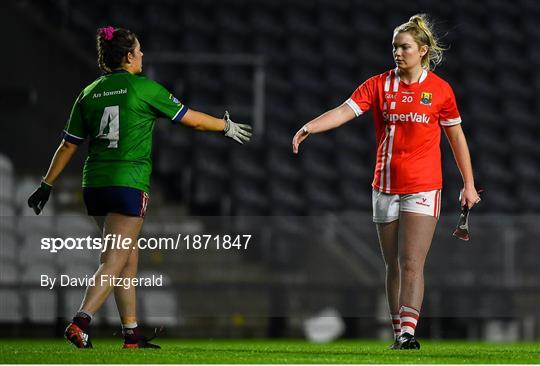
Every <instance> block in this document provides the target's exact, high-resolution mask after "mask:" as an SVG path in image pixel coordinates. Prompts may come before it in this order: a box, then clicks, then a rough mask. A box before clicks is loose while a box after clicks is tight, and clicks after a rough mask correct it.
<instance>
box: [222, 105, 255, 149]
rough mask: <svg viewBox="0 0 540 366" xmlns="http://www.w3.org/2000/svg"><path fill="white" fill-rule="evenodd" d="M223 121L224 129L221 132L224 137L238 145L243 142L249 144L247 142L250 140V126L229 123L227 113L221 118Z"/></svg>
mask: <svg viewBox="0 0 540 366" xmlns="http://www.w3.org/2000/svg"><path fill="white" fill-rule="evenodd" d="M223 119H224V120H225V129H224V130H223V132H224V133H225V136H227V137H230V138H231V139H233V140H234V141H236V142H238V143H239V144H243V143H244V142H249V140H251V126H250V125H245V124H242V123H236V122H233V121H231V118H230V116H229V112H228V111H225V116H223Z"/></svg>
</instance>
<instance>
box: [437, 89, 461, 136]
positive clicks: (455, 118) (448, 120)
mask: <svg viewBox="0 0 540 366" xmlns="http://www.w3.org/2000/svg"><path fill="white" fill-rule="evenodd" d="M439 123H440V124H441V126H453V125H457V124H459V123H461V116H460V115H459V111H458V108H457V103H456V97H455V95H454V91H453V90H452V88H451V87H450V85H448V84H446V88H445V100H444V103H443V105H442V107H441V112H440V114H439Z"/></svg>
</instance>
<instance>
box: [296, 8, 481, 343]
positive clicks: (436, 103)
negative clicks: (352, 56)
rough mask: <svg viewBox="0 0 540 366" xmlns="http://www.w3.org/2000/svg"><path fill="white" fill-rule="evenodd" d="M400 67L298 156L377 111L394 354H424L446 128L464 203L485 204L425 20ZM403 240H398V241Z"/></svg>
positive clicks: (380, 209)
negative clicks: (427, 281) (419, 335)
mask: <svg viewBox="0 0 540 366" xmlns="http://www.w3.org/2000/svg"><path fill="white" fill-rule="evenodd" d="M392 44H393V55H394V60H395V63H396V66H397V67H396V68H395V69H392V70H389V71H386V72H384V73H383V74H380V75H376V76H373V77H371V78H370V79H368V80H367V81H365V82H364V83H363V84H362V85H360V86H359V87H358V88H357V89H356V90H355V91H354V93H353V94H352V96H351V97H350V98H349V99H348V100H347V101H345V103H343V104H342V105H341V106H339V107H337V108H335V109H332V110H330V111H328V112H326V113H324V114H322V115H321V116H319V117H317V118H315V119H313V120H311V121H310V122H308V123H306V124H305V125H304V126H303V127H302V128H301V129H300V130H299V131H298V132H297V133H296V135H295V136H294V138H293V141H292V144H293V152H294V153H295V154H297V153H298V147H299V145H300V143H302V141H304V140H305V139H306V138H307V137H308V136H309V135H310V134H313V133H320V132H324V131H328V130H331V129H333V128H337V127H339V126H341V125H343V124H344V123H346V122H348V121H350V120H352V119H353V118H355V117H358V116H360V115H361V114H363V113H365V112H366V111H368V110H369V109H370V108H371V109H372V110H373V116H374V120H375V128H376V138H377V163H376V166H375V176H374V179H373V183H372V186H373V221H374V222H375V224H376V226H377V233H378V236H379V243H380V246H381V251H382V254H383V258H384V261H385V265H386V295H387V300H388V306H389V310H390V314H391V318H392V325H393V328H394V335H395V339H394V344H393V345H392V346H391V348H392V349H419V348H420V344H419V343H418V341H417V340H416V339H415V337H414V333H415V328H416V324H417V322H418V319H419V315H420V308H421V305H422V300H423V296H424V274H423V270H424V263H425V260H426V256H427V253H428V251H429V248H430V246H431V241H432V239H433V234H434V232H435V227H436V225H437V221H438V218H439V213H440V204H441V188H442V169H441V152H440V136H441V127H442V129H443V130H444V132H445V134H446V136H447V138H448V141H449V142H450V146H451V148H452V151H453V153H454V157H455V160H456V163H457V166H458V168H459V170H460V172H461V175H462V177H463V184H464V187H463V191H462V195H461V205H462V206H464V205H467V206H468V207H469V208H471V207H472V206H474V205H475V204H476V203H478V202H479V201H480V198H479V196H478V193H477V191H476V189H475V186H474V177H473V171H472V166H471V159H470V155H469V149H468V147H467V141H466V139H465V135H464V134H463V130H462V129H461V117H460V115H459V112H458V109H457V106H456V100H455V97H454V93H453V91H452V88H451V87H450V85H449V84H448V83H447V82H446V81H444V80H443V79H441V78H440V77H439V76H437V75H435V74H434V73H433V72H432V71H430V70H431V69H432V67H435V66H436V65H437V64H439V63H440V62H441V60H442V51H443V49H442V48H441V46H440V45H439V44H438V41H437V39H436V37H435V36H434V34H433V31H432V29H431V27H430V24H429V23H428V21H427V19H426V17H425V15H423V14H420V15H414V16H412V17H411V18H410V19H409V21H408V22H406V23H403V24H401V25H400V26H398V27H397V28H396V29H395V30H394V34H393V39H392ZM398 238H399V240H398Z"/></svg>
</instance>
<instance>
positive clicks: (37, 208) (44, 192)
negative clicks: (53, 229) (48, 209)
mask: <svg viewBox="0 0 540 366" xmlns="http://www.w3.org/2000/svg"><path fill="white" fill-rule="evenodd" d="M51 190H52V186H51V185H49V184H47V183H45V182H43V181H42V182H41V185H40V186H39V188H38V189H36V190H35V191H34V193H32V195H31V196H30V197H29V198H28V207H32V208H33V209H34V212H35V213H36V215H39V214H40V213H41V211H42V210H43V207H45V204H46V203H47V201H48V200H49V196H50V195H51Z"/></svg>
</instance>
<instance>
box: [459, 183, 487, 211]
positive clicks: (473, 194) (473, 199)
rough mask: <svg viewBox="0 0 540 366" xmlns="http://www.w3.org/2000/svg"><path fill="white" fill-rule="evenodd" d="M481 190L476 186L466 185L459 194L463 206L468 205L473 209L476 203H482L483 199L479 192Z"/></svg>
mask: <svg viewBox="0 0 540 366" xmlns="http://www.w3.org/2000/svg"><path fill="white" fill-rule="evenodd" d="M480 192H481V190H480V191H478V192H477V191H476V188H474V187H471V186H465V187H464V188H463V189H462V190H461V192H460V195H459V200H460V203H461V207H464V206H467V208H468V209H471V208H472V207H473V206H474V205H476V204H477V203H480V201H481V200H482V199H481V198H480V195H479V194H478V193H480Z"/></svg>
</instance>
